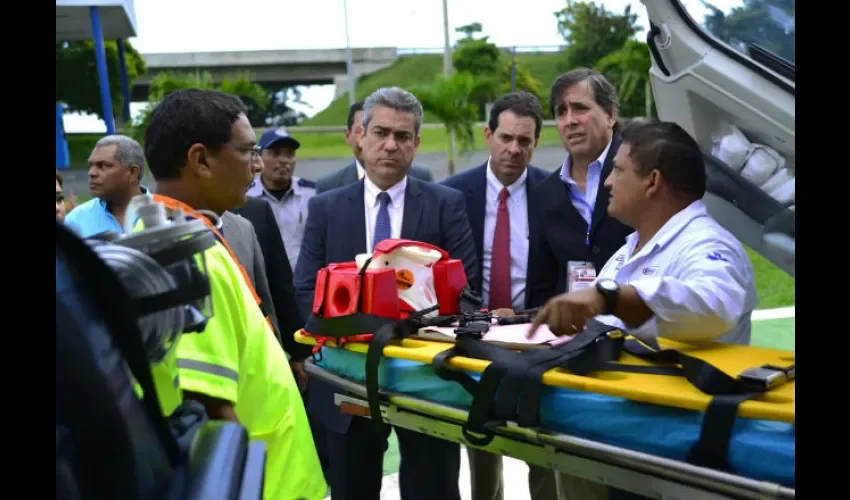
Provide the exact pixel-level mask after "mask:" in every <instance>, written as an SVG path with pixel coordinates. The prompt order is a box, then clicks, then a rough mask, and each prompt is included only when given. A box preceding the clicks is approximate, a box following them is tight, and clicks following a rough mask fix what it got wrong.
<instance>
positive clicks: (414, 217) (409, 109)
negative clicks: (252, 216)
mask: <svg viewBox="0 0 850 500" xmlns="http://www.w3.org/2000/svg"><path fill="white" fill-rule="evenodd" d="M363 113H364V120H363V123H364V126H365V132H364V134H363V136H362V137H361V146H362V148H363V158H364V160H365V169H366V176H365V177H364V179H363V180H362V181H360V182H358V183H356V184H350V185H347V186H343V187H340V188H338V189H335V190H332V191H328V192H326V193H322V194H320V195H317V196H315V197H314V198H312V199H311V200H310V205H309V211H308V213H309V215H308V216H307V224H306V228H305V232H304V233H305V234H304V242H303V243H302V247H301V254H300V255H299V257H298V264H297V265H296V268H295V294H296V300H297V301H298V307H299V310H300V311H301V314H302V315H303V317H304V318H309V317H310V315H311V312H312V311H311V309H312V303H313V294H314V288H315V282H316V273H317V271H318V270H319V269H321V268H322V267H325V266H327V265H328V264H330V263H333V262H345V261H352V260H354V258H355V256H356V255H357V254H361V253H367V252H372V251H373V249H374V246H375V244H376V243H378V242H379V241H381V240H383V239H386V238H399V237H400V238H406V239H411V240H417V241H422V242H426V243H430V244H433V245H436V246H438V247H440V248H443V249H444V250H446V251H447V252H448V253H449V254H450V255H451V256H452V257H453V258H456V259H460V260H462V261H463V263H464V268H465V270H466V273H467V276H468V278H469V279H470V281H471V282H473V283H474V282H477V281H478V279H479V278H478V262H477V260H476V253H475V243H474V242H473V238H472V231H471V230H470V227H469V220H468V218H467V216H466V211H465V205H464V199H463V195H462V194H461V193H458V192H457V191H455V190H453V189H450V188H447V187H445V186H441V185H439V184H436V183H430V182H424V181H421V180H419V179H415V178H412V177H409V176H408V175H407V174H408V170H409V169H410V165H411V163H412V161H413V157H414V155H415V153H416V149H417V147H418V145H419V131H420V128H421V125H422V106H421V104H420V103H419V101H418V100H417V99H416V98H415V97H414V96H413V95H412V94H410V93H409V92H407V91H404V90H402V89H400V88H397V87H392V88H382V89H379V90H377V91H376V92H375V93H373V94H372V95H371V96H370V97H369V98H368V99H366V102H365V105H364V110H363ZM336 392H338V390H337V389H335V388H333V387H332V386H330V385H328V384H325V383H323V382H321V381H320V380H315V379H311V380H310V384H309V385H308V388H307V411H308V413H310V414H311V416H313V417H314V418H315V419H316V420H318V421H319V423H320V426H318V427H321V428H322V429H319V430H318V431H319V432H325V442H326V443H327V452H328V458H329V464H328V470H327V472H326V475H327V477H328V482H329V483H330V487H331V491H332V492H333V498H334V500H354V499H357V500H378V499H379V498H380V490H381V480H382V476H383V456H384V452H385V451H386V449H387V438H388V434H383V435H382V434H379V433H377V432H375V431H374V430H373V428H372V426H371V422H370V421H369V420H368V419H365V418H361V417H352V416H350V415H344V414H342V413H340V411H339V409H338V408H337V407H336V406H335V405H334V393H336ZM395 432H396V435H397V436H398V441H399V448H400V452H401V470H400V471H399V483H400V484H399V485H400V489H401V497H402V498H404V499H405V500H416V499H422V500H426V499H428V500H430V499H441V500H460V491H459V489H458V476H459V471H460V447H459V445H458V444H456V443H452V442H450V441H444V440H440V439H437V438H434V437H430V436H427V435H424V434H419V433H416V432H412V431H409V430H405V429H401V428H396V429H395Z"/></svg>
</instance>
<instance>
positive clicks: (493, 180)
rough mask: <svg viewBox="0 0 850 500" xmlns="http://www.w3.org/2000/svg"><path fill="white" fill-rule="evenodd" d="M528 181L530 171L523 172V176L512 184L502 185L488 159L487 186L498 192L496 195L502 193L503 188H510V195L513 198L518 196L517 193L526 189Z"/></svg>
mask: <svg viewBox="0 0 850 500" xmlns="http://www.w3.org/2000/svg"><path fill="white" fill-rule="evenodd" d="M526 179H528V169H527V168H526V169H525V170H523V172H522V175H520V176H519V178H517V180H515V181H514V182H513V183H512V184H510V185H508V186H505V185H504V184H502V181H500V180H499V179H498V178H497V177H496V174H494V173H493V170H492V169H491V168H490V159H489V158H488V159H487V185H489V186H490V187H491V188H493V189H495V190H496V194H497V195H498V193H499V192H501V191H502V188H503V187H506V188H508V193H510V195H511V196H514V195H515V194H517V192H518V191H519V190H521V189H523V188H524V187H525V181H526Z"/></svg>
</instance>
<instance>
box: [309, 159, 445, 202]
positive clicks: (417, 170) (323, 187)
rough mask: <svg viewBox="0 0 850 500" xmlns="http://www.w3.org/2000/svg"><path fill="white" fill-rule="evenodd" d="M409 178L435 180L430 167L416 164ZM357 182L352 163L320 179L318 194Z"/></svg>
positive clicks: (412, 166)
mask: <svg viewBox="0 0 850 500" xmlns="http://www.w3.org/2000/svg"><path fill="white" fill-rule="evenodd" d="M408 176H409V177H416V178H418V179H421V180H423V181H429V182H430V181H433V180H434V176H433V175H432V174H431V171H430V170H428V167H424V166H422V165H417V164H415V163H414V164H413V165H411V166H410V170H409V171H408ZM355 182H357V164H356V163H354V162H351V163H349V164H348V166H346V167H343V168H341V169H339V170H337V171H336V172H332V173H330V174H327V175H325V176H322V177H321V178H319V180H317V181H316V194H319V193H324V192H325V191H330V190H331V189H334V188H338V187H342V186H345V185H348V184H354V183H355Z"/></svg>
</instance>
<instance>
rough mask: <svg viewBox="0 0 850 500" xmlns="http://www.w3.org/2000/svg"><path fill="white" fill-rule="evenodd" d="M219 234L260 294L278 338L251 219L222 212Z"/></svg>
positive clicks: (275, 319) (273, 311)
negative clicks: (225, 240)
mask: <svg viewBox="0 0 850 500" xmlns="http://www.w3.org/2000/svg"><path fill="white" fill-rule="evenodd" d="M221 234H222V236H224V237H225V239H227V244H228V245H230V248H231V249H232V250H233V253H234V254H236V258H237V259H239V263H240V264H242V266H243V267H244V268H245V271H246V272H247V273H248V277H249V278H250V279H251V284H252V285H254V290H256V291H257V295H259V296H260V301H261V304H260V307H261V308H262V309H263V313H264V314H265V315H266V316H268V317H269V319H270V320H271V322H272V326H273V327H274V334H275V337H277V339H278V340H280V327H279V326H278V322H277V314H276V313H275V309H274V302H273V301H272V294H271V292H270V291H269V281H268V278H266V262H265V259H264V258H263V251H262V249H260V242H259V241H258V240H257V234H256V233H255V232H254V225H253V224H251V221H249V220H248V219H246V218H244V217H242V216H241V215H237V214H234V213H232V212H224V213H223V214H222V215H221Z"/></svg>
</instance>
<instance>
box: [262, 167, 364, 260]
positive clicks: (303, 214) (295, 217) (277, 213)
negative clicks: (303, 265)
mask: <svg viewBox="0 0 850 500" xmlns="http://www.w3.org/2000/svg"><path fill="white" fill-rule="evenodd" d="M315 195H316V183H315V182H313V181H308V180H307V179H302V178H300V177H296V176H294V175H293V176H292V186H291V187H290V188H289V191H287V192H286V194H285V195H284V196H283V198H280V199H278V198H277V197H276V196H274V195H273V194H271V193H270V192H269V191H268V190H267V189H266V188H265V186H264V185H263V182H262V180H261V178H260V175H259V174H258V175H257V176H256V177H254V183H253V184H251V187H250V188H249V189H248V196H251V197H254V198H260V199H263V200H266V201H267V202H269V205H271V207H272V212H274V217H275V220H276V221H277V226H278V227H279V228H280V237H281V238H282V239H283V246H284V248H286V256H287V257H289V266H290V267H291V268H292V270H293V271H295V264H296V263H297V262H298V254H299V253H301V241H303V240H304V226H305V224H306V222H307V205H308V202H309V201H310V198H312V197H313V196H315ZM367 248H368V247H367Z"/></svg>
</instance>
